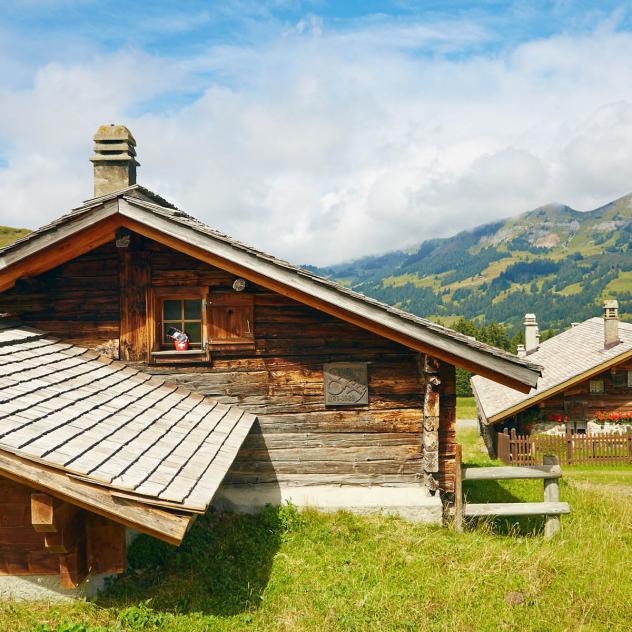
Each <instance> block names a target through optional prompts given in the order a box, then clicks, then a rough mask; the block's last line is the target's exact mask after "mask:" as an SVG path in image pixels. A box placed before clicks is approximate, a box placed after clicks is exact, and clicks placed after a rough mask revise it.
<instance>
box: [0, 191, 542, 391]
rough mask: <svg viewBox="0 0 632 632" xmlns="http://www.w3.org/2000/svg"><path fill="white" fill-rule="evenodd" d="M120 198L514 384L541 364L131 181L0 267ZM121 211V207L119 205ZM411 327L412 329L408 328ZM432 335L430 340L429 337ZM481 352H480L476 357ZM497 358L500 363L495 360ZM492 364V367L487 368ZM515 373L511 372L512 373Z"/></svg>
mask: <svg viewBox="0 0 632 632" xmlns="http://www.w3.org/2000/svg"><path fill="white" fill-rule="evenodd" d="M117 198H118V199H120V200H122V201H123V202H122V203H128V204H127V208H128V209H130V208H135V209H137V210H141V209H142V210H144V211H147V212H149V213H151V215H152V216H153V217H154V218H162V219H164V220H166V221H168V222H170V223H171V224H176V225H179V226H181V227H183V228H185V229H187V230H190V231H193V232H194V233H197V234H198V235H203V236H205V237H207V238H211V239H212V240H213V241H214V242H215V243H218V244H219V243H221V244H223V245H224V246H227V247H228V248H229V249H230V250H231V251H232V252H234V253H241V254H244V255H247V256H248V257H250V259H251V260H252V261H258V262H261V263H262V264H265V265H267V266H268V269H276V270H277V271H282V272H283V273H285V274H287V275H289V276H290V277H291V278H293V279H295V280H296V282H297V283H301V284H302V286H303V287H304V288H307V290H308V291H312V292H313V291H314V290H315V291H319V290H320V292H321V294H322V295H323V296H324V295H325V293H326V296H325V300H327V301H329V302H332V303H336V301H340V300H341V299H342V300H344V299H347V300H352V301H354V302H355V304H356V305H358V306H360V305H363V306H365V308H370V309H371V315H372V317H373V318H374V319H381V324H384V325H385V326H389V325H388V323H387V322H386V318H387V317H389V318H392V317H394V318H395V321H392V320H391V326H392V323H393V322H398V323H401V324H404V325H405V326H408V327H409V331H413V333H415V332H416V333H417V335H419V334H420V335H421V336H422V337H423V336H425V338H426V340H425V342H427V343H428V344H431V345H432V344H433V343H434V345H435V346H437V344H438V345H443V347H445V350H446V351H447V352H448V353H450V354H451V355H452V356H456V357H460V355H463V357H465V355H466V354H467V352H468V350H470V352H473V353H474V354H475V356H476V357H475V358H473V359H472V358H469V359H470V360H471V361H474V362H476V361H477V360H478V361H479V362H480V361H481V360H482V361H485V358H487V359H488V360H489V361H490V362H492V363H494V367H493V369H492V370H493V371H495V372H496V373H502V374H504V375H507V376H510V375H511V377H512V378H513V379H515V380H516V381H517V382H520V383H523V384H528V385H532V384H535V382H536V380H537V372H538V370H539V368H538V367H537V366H536V365H534V364H533V363H532V362H530V361H529V360H524V359H522V358H518V357H517V356H515V355H513V354H511V353H508V352H506V351H503V350H501V349H497V348H496V347H492V346H490V345H487V344H484V343H482V342H479V341H477V340H475V339H473V338H471V337H468V336H465V335H463V334H460V333H458V332H456V331H453V330H452V329H448V328H447V327H443V326H441V325H438V324H436V323H433V322H432V321H429V320H426V319H425V318H421V317H419V316H415V315H413V314H410V313H408V312H405V311H402V310H400V309H397V308H396V307H392V306H390V305H387V304H385V303H382V302H380V301H377V300H375V299H372V298H369V297H367V296H364V295H363V294H360V293H358V292H355V291H353V290H350V289H349V288H347V287H344V286H343V285H340V284H338V283H335V282H333V281H331V280H329V279H326V278H323V277H320V276H318V275H316V274H313V273H311V272H309V271H307V270H304V269H302V268H299V267H297V266H295V265H293V264H291V263H288V262H287V261H283V260H282V259H278V258H276V257H273V256H271V255H269V254H266V253H264V252H262V251H260V250H257V249H255V248H252V247H251V246H247V245H245V244H243V243H241V242H239V241H237V240H235V239H233V238H231V237H229V236H227V235H225V234H223V233H221V232H219V231H216V230H214V229H212V228H210V227H209V226H207V225H206V224H204V223H203V222H201V221H199V220H197V219H195V218H194V217H192V216H190V215H188V214H187V213H185V212H183V211H181V210H179V209H177V208H176V207H175V206H174V205H172V204H170V203H168V202H166V201H165V200H164V199H163V198H161V197H160V196H158V195H156V194H155V193H152V192H151V191H149V190H148V189H145V188H144V187H141V186H139V185H133V186H131V187H128V188H127V189H122V190H121V191H116V192H114V193H112V194H110V195H107V196H103V197H100V198H94V199H91V200H87V201H86V202H85V203H84V204H83V205H82V206H80V207H78V208H76V209H74V210H73V211H72V212H70V213H68V214H66V215H64V216H62V217H60V218H59V219H57V220H55V221H54V222H51V223H50V224H47V225H46V226H42V227H41V228H39V229H37V230H35V231H33V232H32V233H30V234H29V235H27V236H26V237H24V238H22V239H20V240H18V241H16V242H14V243H12V244H10V245H8V246H6V247H4V248H1V249H0V270H1V269H2V268H4V267H7V266H9V265H11V264H12V263H14V262H15V260H16V256H19V251H20V249H21V248H23V247H24V246H25V244H28V243H29V242H32V241H34V240H37V239H38V238H39V237H41V236H42V235H48V234H50V233H55V232H56V231H59V230H61V228H62V227H64V226H66V225H72V224H73V223H76V222H78V221H79V220H82V221H83V218H84V217H86V215H87V214H89V213H90V212H91V211H92V210H93V209H96V208H97V207H100V206H102V205H103V204H105V203H108V202H109V201H111V200H115V199H117ZM119 212H121V213H123V212H124V211H123V210H121V209H119ZM411 326H412V328H411ZM429 337H431V338H432V340H430V339H429ZM480 354H482V355H480ZM498 361H500V362H498ZM490 368H491V367H490ZM514 373H515V375H514Z"/></svg>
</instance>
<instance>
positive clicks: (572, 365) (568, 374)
mask: <svg viewBox="0 0 632 632" xmlns="http://www.w3.org/2000/svg"><path fill="white" fill-rule="evenodd" d="M619 338H620V340H621V342H620V343H619V344H618V345H616V346H614V347H610V348H609V349H605V348H604V321H603V318H590V319H589V320H586V321H584V322H583V323H580V324H579V325H575V326H574V327H571V328H570V329H567V330H566V331H563V332H562V333H561V334H558V335H557V336H553V337H552V338H549V339H548V340H545V341H544V342H542V343H541V344H540V346H539V348H538V349H537V351H534V352H533V353H531V354H529V359H530V360H532V361H533V362H536V363H537V364H539V365H541V366H542V367H543V371H542V377H541V378H540V380H539V382H538V387H537V388H533V389H531V391H530V392H529V393H528V394H526V395H525V394H522V393H518V392H517V391H515V390H513V389H510V388H507V387H504V386H502V385H501V384H497V383H495V382H492V381H491V380H488V379H486V378H484V377H481V376H479V375H476V376H474V377H473V378H472V380H471V382H472V389H473V390H474V394H475V396H476V398H477V399H478V403H479V406H480V407H481V408H482V412H483V413H484V415H485V417H486V419H487V420H488V422H491V423H496V422H498V421H502V419H504V418H505V417H506V416H508V415H509V414H514V413H515V412H517V411H516V410H515V407H516V406H518V407H520V409H524V408H528V407H529V406H530V405H531V403H532V401H533V400H536V399H541V398H542V397H546V394H547V393H549V391H551V394H552V393H553V392H555V389H556V387H559V386H560V385H562V384H567V383H568V382H569V381H570V380H573V379H575V378H577V379H581V378H582V376H583V375H584V374H585V373H586V372H590V371H594V370H598V368H599V367H600V366H601V365H603V364H606V363H608V362H610V361H612V360H615V359H616V358H618V357H619V356H622V355H624V354H628V353H632V324H631V323H625V322H620V323H619ZM510 411H511V412H510Z"/></svg>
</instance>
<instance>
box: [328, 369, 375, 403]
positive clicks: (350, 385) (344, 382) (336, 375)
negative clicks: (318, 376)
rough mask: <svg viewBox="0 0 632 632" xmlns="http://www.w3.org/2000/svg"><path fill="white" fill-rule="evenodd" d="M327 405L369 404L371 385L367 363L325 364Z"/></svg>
mask: <svg viewBox="0 0 632 632" xmlns="http://www.w3.org/2000/svg"><path fill="white" fill-rule="evenodd" d="M324 370H325V405H326V406H362V405H366V404H368V403H369V385H368V374H367V365H366V363H365V362H330V363H328V364H325V367H324Z"/></svg>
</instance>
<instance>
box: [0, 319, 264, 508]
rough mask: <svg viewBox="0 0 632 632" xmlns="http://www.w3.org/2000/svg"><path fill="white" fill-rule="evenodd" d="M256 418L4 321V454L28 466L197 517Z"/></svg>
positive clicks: (0, 403)
mask: <svg viewBox="0 0 632 632" xmlns="http://www.w3.org/2000/svg"><path fill="white" fill-rule="evenodd" d="M255 419H256V417H255V416H254V415H252V414H250V413H247V412H244V411H243V410H241V409H239V408H237V407H235V406H231V405H226V404H220V403H218V402H216V401H213V400H210V399H209V398H206V397H203V396H201V395H199V394H197V393H193V392H191V391H188V390H186V389H183V388H181V387H177V386H175V385H172V384H168V383H165V382H164V381H163V380H162V379H160V378H157V377H152V376H150V375H148V374H146V373H143V372H142V371H139V370H137V369H134V368H131V367H129V366H128V365H126V364H125V363H123V362H118V361H114V360H111V359H109V358H107V357H105V356H101V355H99V354H97V353H95V352H94V351H90V350H88V349H84V348H82V347H77V346H75V345H71V344H66V343H62V342H60V341H59V339H57V338H53V337H51V336H49V335H47V334H46V333H45V332H42V331H39V330H36V329H33V328H30V327H26V326H23V325H10V324H6V323H5V324H0V450H4V451H7V452H12V453H14V454H16V455H18V456H20V457H22V458H24V459H28V460H31V461H34V462H39V463H43V464H45V465H48V466H51V467H54V468H58V469H60V470H63V471H65V472H67V473H71V474H73V475H76V476H77V477H78V478H80V479H81V480H84V481H88V482H92V483H96V484H100V485H104V486H107V487H108V488H110V489H114V490H120V491H121V492H123V494H124V495H126V496H127V497H129V498H133V499H135V500H137V501H140V502H146V503H148V504H158V505H165V506H167V507H173V508H175V509H179V510H182V511H191V512H201V511H204V510H205V509H206V508H207V507H208V505H209V504H210V502H211V500H212V498H213V496H214V494H215V492H216V491H217V488H218V487H219V485H220V483H221V481H222V479H223V478H224V476H225V474H226V472H227V471H228V468H229V467H230V465H231V464H232V462H233V460H234V458H235V456H236V454H237V451H238V450H239V448H240V447H241V444H242V443H243V441H244V439H245V438H246V435H247V434H248V432H249V430H250V428H251V426H252V424H253V422H254V421H255Z"/></svg>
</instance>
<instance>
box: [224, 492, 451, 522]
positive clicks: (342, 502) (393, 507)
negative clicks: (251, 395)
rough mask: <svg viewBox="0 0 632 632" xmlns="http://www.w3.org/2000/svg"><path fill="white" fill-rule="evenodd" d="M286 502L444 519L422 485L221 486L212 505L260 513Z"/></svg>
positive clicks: (436, 500) (416, 518) (417, 519)
mask: <svg viewBox="0 0 632 632" xmlns="http://www.w3.org/2000/svg"><path fill="white" fill-rule="evenodd" d="M286 502H291V503H292V504H294V505H296V506H297V507H303V508H307V507H311V508H313V509H317V510H319V511H338V510H340V509H344V510H346V511H352V512H354V513H359V514H367V513H385V514H397V515H399V516H401V517H402V518H406V519H407V520H411V521H414V522H424V523H428V524H441V522H442V520H443V506H442V503H441V499H440V498H439V496H431V495H430V493H429V492H428V490H427V489H426V487H425V486H422V485H420V486H405V487H380V486H372V487H362V486H359V485H358V486H356V485H341V486H337V485H331V486H330V485H313V486H311V485H310V486H304V487H298V486H297V487H295V486H290V485H287V486H281V485H277V484H274V483H266V484H260V485H222V487H220V489H219V490H218V492H217V494H216V495H215V498H214V500H213V505H214V506H215V507H216V508H217V509H220V510H225V511H240V512H245V513H248V512H254V511H258V510H260V509H261V508H262V507H264V506H265V505H268V504H270V505H280V504H283V503H286Z"/></svg>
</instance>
